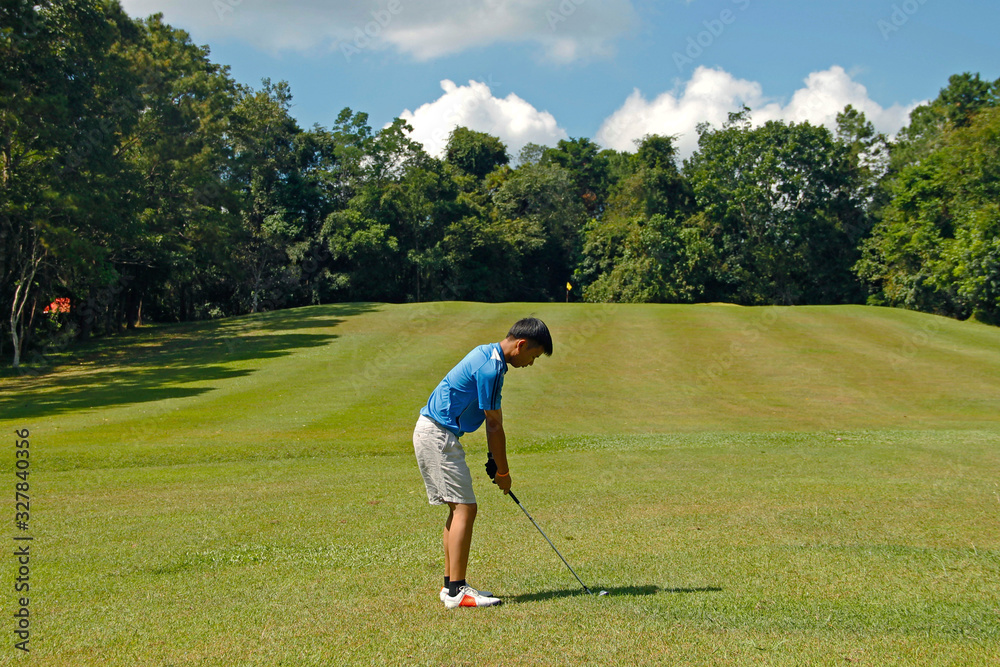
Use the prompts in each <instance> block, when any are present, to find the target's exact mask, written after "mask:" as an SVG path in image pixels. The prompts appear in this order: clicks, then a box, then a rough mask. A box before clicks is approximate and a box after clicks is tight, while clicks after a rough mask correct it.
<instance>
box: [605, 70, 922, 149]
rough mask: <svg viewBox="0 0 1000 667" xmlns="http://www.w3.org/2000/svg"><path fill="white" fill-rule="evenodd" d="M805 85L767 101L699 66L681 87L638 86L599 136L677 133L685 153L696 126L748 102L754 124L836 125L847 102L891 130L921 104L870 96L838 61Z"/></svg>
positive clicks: (613, 139)
mask: <svg viewBox="0 0 1000 667" xmlns="http://www.w3.org/2000/svg"><path fill="white" fill-rule="evenodd" d="M804 83H805V87H804V88H800V89H799V90H797V91H796V92H795V93H794V94H793V95H792V98H791V100H790V101H789V102H788V104H785V105H782V104H781V103H779V102H775V101H772V100H769V99H768V98H767V97H765V95H764V91H763V88H762V87H761V85H760V84H759V83H757V82H754V81H747V80H745V79H737V78H736V77H734V76H733V75H732V74H729V73H728V72H726V71H724V70H722V69H710V68H708V67H699V68H698V69H696V70H695V72H694V74H693V75H692V77H691V79H690V81H688V82H687V84H686V85H685V86H684V89H683V91H681V92H679V93H678V92H676V91H675V92H666V93H663V94H661V95H659V96H658V97H656V98H655V99H654V100H652V101H650V100H647V99H646V98H645V97H644V96H643V95H642V93H641V92H640V91H639V90H638V89H636V90H634V91H633V92H632V94H631V95H629V97H628V98H627V99H626V100H625V103H624V104H623V105H622V106H621V107H620V108H619V109H618V110H617V111H615V112H614V113H613V114H611V116H609V117H608V118H607V119H605V121H604V123H603V124H602V125H601V127H600V129H599V130H598V132H597V136H596V137H595V141H596V142H597V143H599V144H601V145H602V146H605V147H607V148H614V149H615V150H624V151H632V150H634V149H635V143H634V142H635V140H637V139H641V138H642V137H643V136H645V135H647V134H661V135H678V139H677V148H678V152H679V154H680V157H681V158H686V157H688V156H690V155H691V154H692V153H693V152H694V151H695V150H696V149H697V147H698V132H697V129H696V128H697V125H698V124H699V123H709V124H711V125H712V126H713V127H716V128H718V127H721V126H722V124H723V123H724V122H725V121H726V120H727V119H728V114H729V112H731V111H739V109H740V108H741V107H742V106H743V105H746V106H748V107H750V108H751V109H752V110H753V112H752V114H751V118H752V121H753V123H754V125H761V124H763V123H765V122H767V121H770V120H784V121H786V122H796V123H799V122H804V121H808V122H810V123H812V124H813V125H825V126H827V127H829V128H830V129H835V128H836V117H837V114H838V113H840V112H841V111H843V109H844V107H845V106H847V105H848V104H851V105H854V108H856V109H858V110H860V111H863V112H864V113H865V115H866V116H867V118H868V120H869V121H871V122H872V124H873V125H874V126H875V129H877V130H878V131H880V132H885V133H886V134H889V135H893V134H895V133H896V132H898V131H899V129H900V128H902V127H903V126H904V125H906V123H907V122H908V119H909V115H910V112H911V111H912V110H913V108H914V107H916V106H917V104H916V103H915V104H911V105H909V106H902V105H899V104H895V105H893V106H891V107H889V108H888V109H886V108H883V107H882V106H880V105H879V104H878V103H876V102H874V101H873V100H872V99H871V98H869V97H868V90H867V89H866V88H865V87H864V86H863V85H862V84H860V83H858V82H856V81H854V80H853V79H851V77H850V75H848V74H847V72H845V71H844V69H843V68H842V67H839V66H834V67H831V68H830V69H828V70H826V71H823V72H814V73H812V74H810V75H809V76H808V77H806V79H805V81H804Z"/></svg>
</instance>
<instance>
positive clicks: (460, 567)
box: [443, 503, 478, 581]
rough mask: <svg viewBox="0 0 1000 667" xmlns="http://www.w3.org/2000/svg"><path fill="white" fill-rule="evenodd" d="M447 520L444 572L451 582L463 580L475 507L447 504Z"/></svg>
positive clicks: (467, 563)
mask: <svg viewBox="0 0 1000 667" xmlns="http://www.w3.org/2000/svg"><path fill="white" fill-rule="evenodd" d="M448 510H449V511H448V520H447V521H446V522H445V524H444V535H443V541H444V571H445V574H446V575H447V577H448V578H449V579H450V580H451V581H462V580H463V579H465V571H466V569H467V568H468V566H469V550H470V548H471V547H472V524H473V523H474V522H475V520H476V511H477V510H478V507H477V506H476V505H464V504H461V503H448Z"/></svg>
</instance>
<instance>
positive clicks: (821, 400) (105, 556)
mask: <svg viewBox="0 0 1000 667" xmlns="http://www.w3.org/2000/svg"><path fill="white" fill-rule="evenodd" d="M528 314H533V315H537V316H539V317H541V318H543V319H544V320H545V321H546V322H547V323H548V324H549V326H550V328H551V329H552V331H553V335H554V339H555V354H554V355H553V357H551V358H544V357H543V358H542V359H540V360H539V361H538V362H537V363H536V364H535V365H534V367H532V368H529V369H511V372H510V375H508V377H507V380H506V383H505V386H504V413H505V419H506V422H507V431H508V435H509V446H510V449H511V457H510V459H511V465H512V475H513V478H514V485H515V488H516V490H517V493H518V495H519V497H520V498H521V500H522V501H523V502H524V503H525V505H526V506H527V507H528V509H529V510H530V511H531V512H532V514H533V516H534V517H535V518H536V519H537V520H538V521H539V523H540V524H541V525H542V526H543V528H544V529H545V531H546V533H547V534H548V535H549V536H550V537H551V538H552V539H553V541H554V542H555V543H556V544H557V545H558V546H559V548H560V551H562V553H563V554H564V555H565V556H566V558H567V559H568V560H569V561H570V562H571V563H572V564H573V567H574V569H575V570H577V572H578V573H579V574H580V575H581V577H582V578H583V579H584V580H585V581H586V582H588V584H589V585H590V586H591V587H592V588H594V589H595V590H596V589H600V588H604V589H608V590H609V591H610V592H611V595H610V596H608V597H604V598H591V597H588V596H584V595H581V594H580V593H581V591H580V588H579V586H578V584H577V582H576V581H575V580H574V579H573V578H572V575H570V574H569V573H568V572H567V571H566V570H565V568H564V567H563V565H562V563H561V562H559V561H558V559H557V558H556V556H555V555H554V554H553V553H552V551H551V550H550V548H549V546H548V545H547V544H545V543H544V541H543V540H542V539H541V537H540V536H539V535H537V533H536V532H535V530H534V528H533V527H532V526H531V525H530V523H529V522H528V521H527V520H526V519H525V517H524V516H523V515H522V514H521V512H520V510H518V509H517V507H516V506H514V504H513V503H512V502H510V501H509V500H508V499H506V498H505V497H503V496H502V495H501V494H499V493H497V492H496V491H495V490H494V488H493V487H491V486H490V485H489V483H488V480H486V481H484V479H483V477H484V475H483V474H482V473H481V470H482V466H481V463H482V459H484V458H485V456H484V454H485V439H484V438H483V436H482V434H481V433H479V434H472V435H470V436H468V437H467V438H466V448H467V450H468V451H469V452H470V455H471V460H470V465H471V467H472V469H473V472H474V475H475V477H476V490H477V493H478V494H479V505H480V519H479V520H478V523H477V535H476V537H475V541H474V547H473V556H472V562H471V564H470V577H471V578H472V581H473V583H479V584H480V585H482V586H484V587H487V588H491V589H492V590H494V591H497V592H498V593H499V594H500V595H501V596H502V597H504V599H505V600H506V602H507V603H508V604H505V605H504V606H503V607H500V608H498V609H491V610H477V611H473V612H472V613H461V612H457V613H456V612H448V611H445V610H444V609H443V608H442V606H441V604H440V602H439V601H438V600H437V597H436V596H437V590H438V586H439V585H440V578H439V577H440V575H441V569H442V564H441V562H440V561H441V556H440V528H441V523H442V521H443V519H444V516H443V513H442V512H441V511H440V508H430V507H428V506H427V504H426V500H425V497H424V492H423V486H422V484H421V482H420V478H419V474H418V473H417V471H416V467H415V464H414V462H413V458H412V447H411V444H410V434H411V432H412V428H413V422H414V420H415V417H416V414H417V410H418V409H419V407H420V406H421V405H422V404H423V402H424V401H425V400H426V398H427V395H428V393H429V392H430V391H431V389H433V387H434V385H435V383H436V382H437V381H438V380H439V379H440V378H441V376H443V375H444V373H446V372H447V371H448V370H449V369H450V368H451V366H452V365H453V364H454V363H455V362H456V361H457V360H458V359H459V358H460V357H461V356H462V355H463V354H464V353H465V352H466V351H467V350H468V349H469V348H471V347H472V346H474V345H476V344H479V343H483V342H490V341H494V340H498V339H499V338H500V337H501V336H502V335H503V334H504V332H505V331H506V329H507V327H508V326H509V325H510V324H511V323H512V322H513V321H514V320H515V319H517V318H518V317H521V316H523V315H528ZM998 414H1000V330H998V329H995V328H990V327H986V326H983V325H978V324H973V323H962V322H955V321H952V320H946V319H942V318H936V317H932V316H928V315H922V314H918V313H912V312H906V311H897V310H885V309H874V308H863V307H830V308H826V307H798V308H738V307H732V306H722V305H719V306H624V305H621V306H618V305H616V306H603V305H584V304H502V305H482V304H468V303H446V304H415V305H399V306H389V305H378V304H350V305H331V306H321V307H313V308H305V309H299V310H294V311H284V312H279V313H271V314H266V315H262V316H253V317H244V318H235V319H229V320H222V321H217V322H211V323H198V324H190V325H177V326H164V327H151V328H148V329H144V330H142V331H140V332H138V333H136V334H135V335H134V336H131V337H130V338H129V339H123V340H114V341H106V342H100V343H95V344H93V345H91V346H90V347H89V348H88V349H86V350H85V351H83V352H82V354H81V355H80V356H79V357H78V359H77V361H75V362H74V363H66V364H65V365H63V366H55V367H53V368H51V369H49V372H47V373H45V374H42V375H40V376H37V377H31V376H28V377H22V378H6V379H3V380H0V418H2V426H3V428H4V429H6V430H7V432H8V433H10V432H11V431H12V430H14V429H29V430H30V440H31V450H30V451H31V476H30V495H31V519H30V531H29V532H28V533H19V534H20V535H25V534H30V535H31V536H32V537H33V538H34V541H33V542H32V543H31V545H32V546H31V548H32V570H31V576H32V586H33V588H32V590H31V614H32V619H33V620H32V623H33V625H32V632H33V634H32V653H31V657H32V659H33V661H36V662H37V664H46V665H72V666H74V667H78V666H80V665H136V664H150V665H152V664H174V665H187V664H192V665H193V664H198V665H234V664H239V665H279V664H280V665H324V666H328V665H354V664H392V665H398V664H407V665H408V664H428V665H439V664H476V665H519V664H544V665H561V664H565V665H578V664H600V665H606V664H635V665H660V664H685V665H699V664H703V665H730V664H733V665H736V664H761V663H763V664H783V665H801V664H820V665H826V664H829V665H835V664H844V663H845V662H849V663H859V664H899V665H927V664H963V665H988V664H996V663H997V661H998V660H1000V592H998V591H1000V589H998V587H997V585H996V582H997V581H998V580H1000V534H998V532H997V529H996V527H997V516H998V512H1000V485H998V484H1000V482H998V480H1000V425H998V420H997V415H998ZM9 447H10V449H9V451H8V454H7V455H8V458H9V460H10V461H11V462H13V461H14V447H13V444H11V445H9ZM15 481H17V480H15V479H14V477H13V468H11V476H10V478H9V483H10V484H11V486H13V484H14V482H15ZM12 495H13V494H12ZM10 503H11V504H10V512H11V513H13V511H14V507H13V498H11V501H10ZM11 518H13V516H12V514H11ZM2 562H3V566H4V567H6V568H7V571H8V572H13V568H14V567H15V564H14V561H13V558H12V557H11V556H8V557H7V558H6V560H3V561H2ZM13 596H14V594H13V593H12V592H9V593H8V595H7V597H6V598H4V604H5V605H6V606H7V607H8V608H11V607H12V605H14V602H15V600H14V597H13ZM13 611H14V610H13V609H12V608H11V609H10V612H9V613H13ZM456 645H457V646H460V647H462V648H461V649H460V650H456ZM13 657H14V649H12V648H10V647H9V646H8V649H7V650H6V651H5V652H2V653H0V664H7V662H8V661H9V660H11V661H12V660H13Z"/></svg>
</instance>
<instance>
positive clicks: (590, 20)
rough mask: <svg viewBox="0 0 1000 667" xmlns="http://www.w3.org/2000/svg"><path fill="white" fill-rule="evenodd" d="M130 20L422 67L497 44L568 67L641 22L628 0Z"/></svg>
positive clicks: (262, 11) (408, 2) (171, 11)
mask: <svg viewBox="0 0 1000 667" xmlns="http://www.w3.org/2000/svg"><path fill="white" fill-rule="evenodd" d="M122 5H123V6H124V7H125V9H126V11H128V12H129V13H130V14H132V15H133V16H146V15H148V14H152V13H154V12H163V14H164V16H165V18H166V20H167V21H168V22H170V23H171V24H172V25H176V26H178V27H184V28H185V29H187V30H189V31H191V32H192V33H193V34H194V35H195V36H196V39H198V40H204V39H214V38H233V39H240V40H243V41H247V42H250V43H251V44H253V45H254V46H257V47H258V48H261V49H263V50H265V51H271V52H277V51H282V50H293V51H316V50H334V51H340V52H341V53H343V55H344V56H345V58H347V59H348V60H350V59H352V58H353V57H356V56H359V55H360V54H362V53H365V52H369V51H370V50H379V49H386V48H393V49H396V50H397V51H399V52H401V53H404V54H406V55H409V56H411V57H412V58H414V59H416V60H420V61H424V60H430V59H433V58H437V57H441V56H446V55H452V54H455V53H461V52H462V51H465V50H467V49H471V48H477V47H484V46H490V45H492V44H497V43H505V42H506V43H523V42H528V43H535V44H537V45H538V46H540V47H541V48H542V50H543V53H544V55H545V57H546V58H548V59H549V60H552V61H555V62H559V63H567V62H572V61H575V60H579V59H584V58H589V57H601V56H606V55H609V54H610V53H612V52H613V46H612V45H613V42H614V40H615V39H617V38H618V37H620V36H621V35H622V34H624V33H625V32H626V31H627V30H628V29H629V28H630V27H631V26H632V25H634V24H635V20H636V19H635V10H634V8H633V7H632V2H631V0H606V1H604V2H595V1H594V0H559V1H558V2H557V1H556V0H470V1H468V2H461V3H459V2H454V1H453V0H375V2H372V3H367V2H326V1H324V0H297V1H295V2H290V1H288V0H285V1H280V0H268V1H264V0H123V2H122Z"/></svg>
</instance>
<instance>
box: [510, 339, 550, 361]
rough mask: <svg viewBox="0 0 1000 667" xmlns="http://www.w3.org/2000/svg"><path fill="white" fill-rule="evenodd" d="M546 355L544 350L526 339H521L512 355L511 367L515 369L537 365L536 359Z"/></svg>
mask: <svg viewBox="0 0 1000 667" xmlns="http://www.w3.org/2000/svg"><path fill="white" fill-rule="evenodd" d="M543 354H545V350H544V348H542V346H541V345H538V344H537V343H534V342H532V341H530V340H527V339H526V338H519V339H518V340H517V343H516V346H515V348H514V353H513V354H512V355H510V365H511V366H513V367H514V368H524V367H526V366H530V365H532V364H533V363H535V359H537V358H538V357H540V356H542V355H543Z"/></svg>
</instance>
